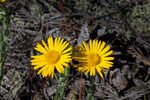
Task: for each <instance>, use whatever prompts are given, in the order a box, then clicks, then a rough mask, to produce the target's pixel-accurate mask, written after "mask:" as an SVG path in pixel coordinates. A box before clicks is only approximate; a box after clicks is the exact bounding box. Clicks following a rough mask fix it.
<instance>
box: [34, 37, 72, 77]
mask: <svg viewBox="0 0 150 100" xmlns="http://www.w3.org/2000/svg"><path fill="white" fill-rule="evenodd" d="M63 41H64V39H61V38H60V37H59V38H57V37H56V38H55V40H53V38H52V37H49V38H48V40H47V42H48V46H47V44H46V43H45V42H44V41H43V40H42V44H43V46H42V45H41V44H39V43H38V44H37V45H36V47H35V50H36V51H38V52H40V53H41V55H36V56H31V58H33V59H32V60H31V63H32V65H33V66H34V70H36V69H38V68H40V70H39V72H38V74H41V75H42V76H43V77H47V76H51V77H52V78H53V76H54V69H55V67H56V69H57V71H58V72H59V73H64V67H63V66H65V67H68V66H69V65H68V63H69V62H70V61H71V60H72V59H71V54H72V53H71V52H70V51H71V50H72V47H69V48H68V45H69V42H67V41H64V42H63Z"/></svg>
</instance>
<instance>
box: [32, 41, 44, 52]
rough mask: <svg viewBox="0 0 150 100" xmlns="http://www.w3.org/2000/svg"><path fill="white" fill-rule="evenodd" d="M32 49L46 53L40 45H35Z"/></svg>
mask: <svg viewBox="0 0 150 100" xmlns="http://www.w3.org/2000/svg"><path fill="white" fill-rule="evenodd" d="M34 49H35V50H36V51H39V52H41V53H45V52H46V50H45V48H44V47H43V46H42V45H40V44H39V43H38V44H37V45H36V47H35V48H34Z"/></svg>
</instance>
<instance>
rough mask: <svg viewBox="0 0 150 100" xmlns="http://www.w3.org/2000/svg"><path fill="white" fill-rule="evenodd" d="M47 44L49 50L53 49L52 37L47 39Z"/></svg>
mask: <svg viewBox="0 0 150 100" xmlns="http://www.w3.org/2000/svg"><path fill="white" fill-rule="evenodd" d="M47 42H48V47H49V49H50V48H51V49H53V46H54V45H53V38H52V36H50V37H49V38H48V40H47Z"/></svg>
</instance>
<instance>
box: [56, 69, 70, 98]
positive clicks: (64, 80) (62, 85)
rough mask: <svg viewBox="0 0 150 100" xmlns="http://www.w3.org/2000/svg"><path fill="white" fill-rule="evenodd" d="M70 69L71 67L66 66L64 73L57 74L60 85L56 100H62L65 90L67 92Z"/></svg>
mask: <svg viewBox="0 0 150 100" xmlns="http://www.w3.org/2000/svg"><path fill="white" fill-rule="evenodd" d="M69 71H70V69H69V68H65V71H64V75H58V76H57V78H58V81H59V86H58V88H57V91H56V97H55V100H62V99H63V97H64V96H65V92H66V90H65V87H66V85H67V83H68V75H69Z"/></svg>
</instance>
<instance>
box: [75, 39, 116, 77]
mask: <svg viewBox="0 0 150 100" xmlns="http://www.w3.org/2000/svg"><path fill="white" fill-rule="evenodd" d="M105 45H106V43H105V42H104V41H103V42H101V41H98V40H93V41H92V40H90V41H89V45H88V44H87V43H86V42H83V44H80V50H79V51H80V56H77V57H73V59H74V60H77V61H79V62H81V63H80V64H78V65H77V67H78V70H79V71H82V72H85V74H88V73H90V76H95V70H97V72H98V73H99V75H100V76H101V77H102V78H103V75H102V73H101V72H102V71H104V69H105V68H106V69H109V68H110V67H112V65H113V62H111V60H114V57H109V55H111V54H112V53H113V51H112V50H110V46H109V45H107V46H105Z"/></svg>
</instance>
